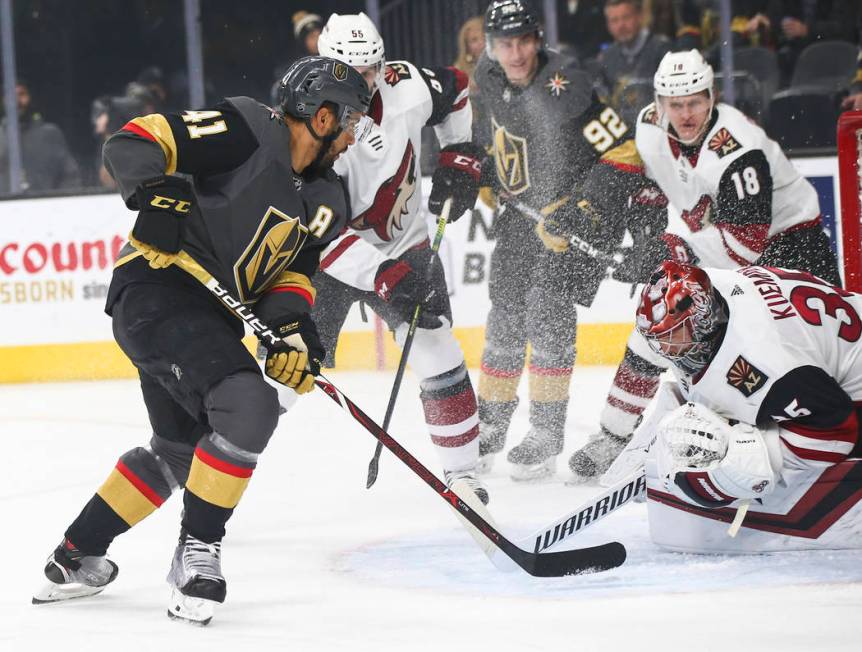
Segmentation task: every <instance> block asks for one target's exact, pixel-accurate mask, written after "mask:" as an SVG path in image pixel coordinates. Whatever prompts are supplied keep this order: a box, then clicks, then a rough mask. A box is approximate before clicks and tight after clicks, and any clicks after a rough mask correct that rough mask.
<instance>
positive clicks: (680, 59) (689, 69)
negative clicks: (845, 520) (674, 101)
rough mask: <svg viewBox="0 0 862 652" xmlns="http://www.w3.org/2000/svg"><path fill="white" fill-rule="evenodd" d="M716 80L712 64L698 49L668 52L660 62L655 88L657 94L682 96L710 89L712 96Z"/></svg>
mask: <svg viewBox="0 0 862 652" xmlns="http://www.w3.org/2000/svg"><path fill="white" fill-rule="evenodd" d="M714 80H715V75H714V74H713V71H712V66H710V65H709V64H708V63H707V62H706V60H705V59H704V58H703V55H702V54H701V53H700V52H698V51H697V50H689V51H688V52H668V53H667V54H666V55H664V57H663V58H662V60H661V62H660V63H659V64H658V70H656V73H655V77H653V89H654V90H655V94H656V96H663V97H681V96H683V95H694V94H695V93H700V92H701V91H709V96H710V98H712V86H713V82H714Z"/></svg>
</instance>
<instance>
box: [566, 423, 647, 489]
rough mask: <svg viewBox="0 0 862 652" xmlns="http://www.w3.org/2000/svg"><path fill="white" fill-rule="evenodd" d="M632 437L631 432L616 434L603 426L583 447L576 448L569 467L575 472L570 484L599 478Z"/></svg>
mask: <svg viewBox="0 0 862 652" xmlns="http://www.w3.org/2000/svg"><path fill="white" fill-rule="evenodd" d="M631 439H632V436H631V434H629V435H615V434H614V433H612V432H611V431H610V430H608V429H607V428H605V427H604V426H602V429H601V430H600V431H599V432H598V433H596V434H595V435H592V436H591V437H590V440H589V441H588V442H587V443H586V445H584V447H583V448H581V449H579V450H576V451H575V452H574V454H573V455H572V456H571V458H569V468H570V469H571V470H572V474H573V477H572V478H571V479H570V480H569V484H584V483H587V482H592V481H595V480H598V479H599V476H601V475H602V474H603V473H604V472H605V471H607V470H608V469H609V468H610V466H611V464H613V461H614V460H615V459H617V457H618V456H619V454H620V453H622V451H623V449H624V448H625V447H626V445H628V443H629V442H630V441H631Z"/></svg>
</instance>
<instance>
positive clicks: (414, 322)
mask: <svg viewBox="0 0 862 652" xmlns="http://www.w3.org/2000/svg"><path fill="white" fill-rule="evenodd" d="M451 209H452V200H451V199H447V200H446V201H445V202H444V203H443V210H442V211H440V219H439V220H438V221H437V232H436V233H435V234H434V242H433V244H432V245H431V251H432V255H431V260H429V261H428V269H427V270H426V275H427V276H430V274H431V270H432V269H433V268H434V255H433V254H436V253H437V251H438V250H439V249H440V243H441V242H442V241H443V232H444V231H445V229H446V223H447V222H448V221H449V211H450V210H451ZM421 313H422V304H416V308H415V309H414V310H413V319H411V320H410V328H409V329H408V330H407V337H406V338H404V346H403V347H402V349H401V358H400V359H399V360H398V371H397V372H395V381H394V382H393V383H392V391H391V392H390V394H389V404H388V405H387V406H386V414H385V415H384V417H383V429H384V430H389V423H390V421H391V420H392V413H393V412H395V401H396V399H397V398H398V392H399V391H400V390H401V381H402V380H403V379H404V370H405V369H407V359H408V358H409V357H410V349H411V348H413V338H414V336H415V335H416V328H417V326H418V324H419V315H420V314H421ZM382 451H383V444H381V443H380V441H378V442H377V445H376V446H375V447H374V455H373V456H372V458H371V461H369V462H368V476H367V478H366V480H365V488H366V489H371V487H373V486H374V483H375V482H377V473H378V472H379V471H380V453H381V452H382Z"/></svg>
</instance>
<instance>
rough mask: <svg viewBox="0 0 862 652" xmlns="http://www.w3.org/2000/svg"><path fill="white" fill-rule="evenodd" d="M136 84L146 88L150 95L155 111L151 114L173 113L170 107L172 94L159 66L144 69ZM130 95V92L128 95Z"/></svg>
mask: <svg viewBox="0 0 862 652" xmlns="http://www.w3.org/2000/svg"><path fill="white" fill-rule="evenodd" d="M134 83H136V84H139V85H140V86H142V87H144V88H145V89H146V90H147V93H148V94H149V98H150V102H151V104H152V106H153V110H152V111H150V113H169V112H171V111H173V109H172V108H171V107H170V93H169V92H168V85H167V83H166V82H165V74H164V73H163V72H162V69H161V68H159V67H158V66H149V67H147V68H144V69H143V70H142V71H141V72H140V74H139V75H138V78H137V79H135V81H134ZM126 94H127V95H128V92H127V93H126Z"/></svg>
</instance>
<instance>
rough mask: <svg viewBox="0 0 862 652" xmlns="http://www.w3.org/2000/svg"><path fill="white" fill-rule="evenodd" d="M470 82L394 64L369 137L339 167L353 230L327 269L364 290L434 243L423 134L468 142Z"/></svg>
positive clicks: (327, 259) (377, 98) (330, 252)
mask: <svg viewBox="0 0 862 652" xmlns="http://www.w3.org/2000/svg"><path fill="white" fill-rule="evenodd" d="M468 95H469V90H468V78H467V76H466V75H465V74H464V73H462V72H461V71H458V70H455V69H454V68H441V69H434V70H430V69H428V68H419V67H417V66H414V65H413V64H412V63H409V62H406V61H391V62H389V63H388V64H387V66H386V68H385V73H384V78H383V81H382V82H381V83H380V85H379V87H378V89H377V92H376V93H375V94H374V97H373V98H372V101H371V107H370V109H369V111H368V115H369V117H371V118H372V120H373V122H374V124H373V126H372V127H371V130H370V132H369V133H367V134H366V135H364V136H363V138H362V139H361V140H360V141H359V142H357V143H355V144H354V145H353V146H351V147H350V148H349V149H348V150H347V151H346V152H345V153H344V154H342V155H341V156H340V157H339V158H338V160H336V162H335V171H336V172H337V173H338V174H340V175H341V176H342V177H343V178H344V180H345V182H346V184H347V187H348V192H349V195H350V207H351V213H352V215H351V219H350V222H349V225H350V230H349V231H348V232H347V233H345V234H344V235H343V236H342V237H341V238H340V239H338V240H336V241H335V242H333V243H332V244H331V245H330V246H329V247H328V248H327V250H326V252H324V255H323V257H322V259H321V264H320V269H321V271H325V272H326V273H327V274H330V275H331V276H333V277H335V278H337V279H338V280H340V281H342V282H343V283H346V284H348V285H351V286H353V287H357V288H360V289H363V290H373V289H374V276H375V273H376V270H377V267H378V266H379V265H380V263H382V262H383V261H385V260H386V259H389V258H397V257H398V256H400V255H401V254H402V253H404V252H405V251H407V250H408V249H410V248H411V247H414V246H416V245H417V244H420V243H421V242H423V241H425V240H427V238H428V228H427V224H426V220H425V217H424V216H423V211H422V208H423V207H422V192H421V181H422V179H421V170H420V168H419V160H420V155H421V151H422V139H421V132H422V128H423V127H424V126H426V125H430V126H434V130H435V132H436V134H437V138H438V140H439V141H440V146H441V147H445V146H447V145H450V144H454V143H461V142H468V141H470V139H471V133H472V121H473V117H472V109H471V107H470V102H469V97H468Z"/></svg>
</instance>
